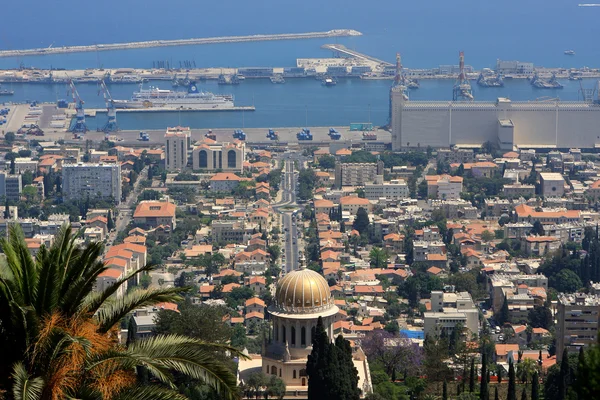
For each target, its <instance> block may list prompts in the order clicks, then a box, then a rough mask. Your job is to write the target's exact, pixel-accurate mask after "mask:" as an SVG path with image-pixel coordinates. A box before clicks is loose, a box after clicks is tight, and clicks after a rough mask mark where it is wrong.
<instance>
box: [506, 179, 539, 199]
mask: <svg viewBox="0 0 600 400" xmlns="http://www.w3.org/2000/svg"><path fill="white" fill-rule="evenodd" d="M502 192H504V195H505V196H506V197H508V198H509V199H512V198H518V197H533V196H535V186H534V185H525V184H521V183H514V184H511V185H504V188H503V189H502Z"/></svg>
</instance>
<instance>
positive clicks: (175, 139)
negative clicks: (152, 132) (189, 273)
mask: <svg viewBox="0 0 600 400" xmlns="http://www.w3.org/2000/svg"><path fill="white" fill-rule="evenodd" d="M191 146H192V143H191V131H190V128H184V127H181V126H177V127H175V128H167V133H165V168H166V169H167V171H177V170H182V169H184V168H186V167H187V164H188V159H189V150H190V149H191Z"/></svg>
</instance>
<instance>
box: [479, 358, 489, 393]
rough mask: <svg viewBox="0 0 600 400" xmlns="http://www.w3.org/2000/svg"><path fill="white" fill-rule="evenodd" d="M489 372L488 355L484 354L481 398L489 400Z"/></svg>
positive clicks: (480, 387)
mask: <svg viewBox="0 0 600 400" xmlns="http://www.w3.org/2000/svg"><path fill="white" fill-rule="evenodd" d="M488 396H489V392H488V370H487V355H486V354H485V353H483V355H482V356H481V382H480V384H479V398H480V399H481V400H488Z"/></svg>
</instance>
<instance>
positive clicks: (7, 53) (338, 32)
mask: <svg viewBox="0 0 600 400" xmlns="http://www.w3.org/2000/svg"><path fill="white" fill-rule="evenodd" d="M360 35H362V33H360V32H358V31H355V30H352V29H333V30H330V31H326V32H306V33H282V34H271V35H248V36H223V37H209V38H191V39H175V40H148V41H141V42H129V43H110V44H108V43H107V44H95V45H89V46H59V47H54V46H52V45H50V46H48V47H46V48H36V49H23V50H2V51H0V57H23V56H36V55H46V54H65V53H83V52H93V51H110V50H128V49H143V48H152V47H167V46H190V45H204V44H218V43H240V42H262V41H271V40H299V39H318V38H332V37H344V36H360Z"/></svg>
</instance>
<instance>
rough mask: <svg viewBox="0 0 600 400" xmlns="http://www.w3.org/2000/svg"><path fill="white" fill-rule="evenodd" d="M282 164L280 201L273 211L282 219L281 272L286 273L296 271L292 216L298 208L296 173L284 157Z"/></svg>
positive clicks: (292, 161) (296, 246)
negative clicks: (282, 250)
mask: <svg viewBox="0 0 600 400" xmlns="http://www.w3.org/2000/svg"><path fill="white" fill-rule="evenodd" d="M284 162H285V165H284V170H283V178H282V186H281V190H282V196H281V201H280V202H279V203H277V204H276V205H274V206H273V209H274V210H275V212H277V213H279V214H280V215H281V218H282V227H283V229H282V235H283V241H284V246H283V247H284V252H283V257H285V261H284V262H283V265H282V270H283V272H284V273H286V272H290V271H292V270H294V269H298V230H297V226H296V222H295V217H294V215H293V214H294V212H296V211H297V210H298V207H297V205H296V171H294V160H293V159H292V158H288V157H287V156H286V158H285V159H284Z"/></svg>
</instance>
